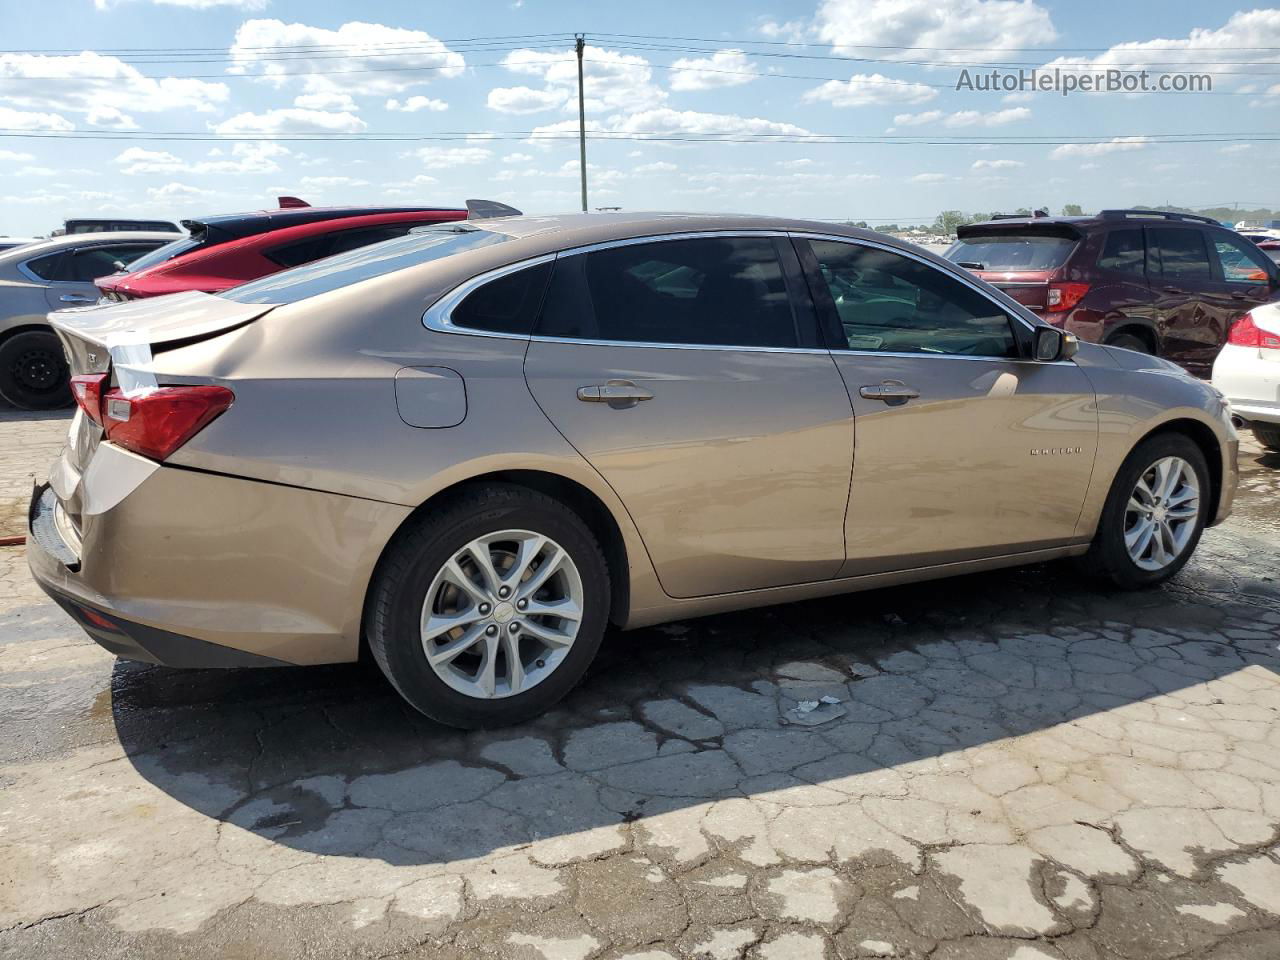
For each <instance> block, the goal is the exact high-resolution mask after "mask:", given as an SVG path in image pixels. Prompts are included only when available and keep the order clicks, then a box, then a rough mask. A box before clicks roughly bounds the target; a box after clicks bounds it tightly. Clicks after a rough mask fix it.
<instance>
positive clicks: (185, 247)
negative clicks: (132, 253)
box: [129, 237, 200, 273]
mask: <svg viewBox="0 0 1280 960" xmlns="http://www.w3.org/2000/svg"><path fill="white" fill-rule="evenodd" d="M198 246H200V241H199V240H195V239H193V238H191V237H183V238H182V239H181V240H175V241H173V243H166V244H165V245H164V246H163V247H156V249H154V250H152V251H151V252H150V253H148V254H146V255H145V256H141V257H139V258H138V259H137V260H135V261H133V263H131V264H129V270H130V272H133V273H137V272H138V271H139V270H146V269H147V268H148V267H154V266H155V265H156V264H158V263H167V262H168V261H170V260H172V259H173V258H174V257H180V256H182V255H183V254H184V253H190V252H191V251H192V250H194V249H196V247H198Z"/></svg>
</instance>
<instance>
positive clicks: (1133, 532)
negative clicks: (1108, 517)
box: [1124, 517, 1151, 554]
mask: <svg viewBox="0 0 1280 960" xmlns="http://www.w3.org/2000/svg"><path fill="white" fill-rule="evenodd" d="M1150 530H1151V521H1150V520H1148V519H1147V518H1146V517H1143V518H1141V519H1140V520H1139V521H1138V522H1137V523H1135V524H1134V525H1133V526H1132V527H1131V528H1130V529H1128V530H1127V531H1125V535H1124V544H1125V546H1126V547H1128V548H1129V552H1130V553H1131V554H1132V553H1133V552H1134V548H1135V546H1136V545H1137V543H1138V541H1139V540H1140V539H1142V537H1143V535H1144V534H1147V533H1149V532H1150ZM1139 552H1140V551H1139Z"/></svg>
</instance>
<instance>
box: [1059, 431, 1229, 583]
mask: <svg viewBox="0 0 1280 960" xmlns="http://www.w3.org/2000/svg"><path fill="white" fill-rule="evenodd" d="M1171 456H1172V457H1181V458H1182V459H1183V460H1185V461H1186V462H1187V463H1189V464H1190V465H1191V468H1192V469H1193V470H1194V471H1195V474H1196V480H1197V482H1198V483H1199V485H1200V501H1199V508H1200V509H1199V514H1198V515H1197V517H1196V519H1195V527H1194V528H1193V531H1192V534H1191V537H1190V539H1189V540H1188V541H1187V545H1186V547H1185V548H1184V549H1183V551H1182V553H1181V554H1179V555H1178V557H1177V558H1176V559H1175V560H1174V561H1173V562H1172V563H1170V564H1169V565H1168V566H1165V567H1163V568H1161V569H1159V570H1145V569H1143V568H1142V567H1139V566H1138V565H1137V564H1136V563H1134V561H1133V559H1132V558H1131V557H1130V556H1129V551H1128V549H1127V548H1126V547H1125V542H1124V533H1125V509H1126V506H1127V504H1128V502H1129V495H1130V494H1131V493H1132V492H1133V489H1134V486H1135V485H1136V484H1137V482H1138V478H1139V477H1141V476H1142V475H1143V474H1144V473H1146V471H1147V470H1148V469H1150V468H1151V466H1152V465H1153V464H1154V463H1156V461H1158V460H1160V459H1162V458H1164V457H1171ZM1211 493H1212V487H1211V485H1210V481H1209V468H1208V465H1207V464H1206V463H1205V459H1204V453H1202V452H1201V450H1200V448H1199V447H1198V446H1196V444H1195V443H1194V442H1193V441H1192V440H1191V439H1190V438H1188V437H1186V436H1184V435H1183V434H1180V433H1162V434H1157V435H1156V436H1154V437H1149V438H1148V439H1146V440H1143V441H1142V442H1141V443H1140V444H1138V445H1137V446H1136V447H1134V449H1133V451H1132V452H1131V453H1130V454H1129V456H1128V457H1126V458H1125V461H1124V463H1123V464H1121V465H1120V469H1119V470H1118V471H1117V472H1116V476H1115V480H1114V481H1112V484H1111V492H1110V493H1109V494H1107V502H1106V505H1105V506H1104V507H1103V509H1102V517H1101V519H1100V520H1099V521H1098V532H1097V534H1095V536H1094V539H1093V543H1092V545H1090V547H1089V552H1088V553H1087V554H1085V555H1084V556H1083V557H1081V558H1080V561H1079V566H1080V568H1081V569H1082V570H1083V571H1084V572H1085V573H1087V574H1090V575H1093V576H1101V577H1105V578H1106V579H1108V580H1110V581H1111V582H1112V583H1114V584H1115V585H1116V586H1118V587H1120V588H1121V589H1123V590H1140V589H1142V588H1144V587H1151V586H1155V585H1156V584H1158V583H1162V582H1164V581H1165V580H1168V579H1169V578H1170V577H1172V576H1173V575H1174V574H1176V573H1177V572H1178V571H1179V570H1181V569H1182V568H1183V566H1184V565H1185V564H1186V562H1187V560H1188V559H1190V557H1191V555H1192V554H1193V553H1195V549H1196V545H1197V544H1198V543H1199V542H1200V534H1201V533H1203V532H1204V527H1205V523H1206V522H1207V521H1208V510H1209V503H1210V496H1211Z"/></svg>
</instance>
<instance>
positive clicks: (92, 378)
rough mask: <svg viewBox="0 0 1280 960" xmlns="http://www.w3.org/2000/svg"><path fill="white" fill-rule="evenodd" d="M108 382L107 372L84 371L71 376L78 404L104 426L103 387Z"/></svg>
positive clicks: (97, 422)
mask: <svg viewBox="0 0 1280 960" xmlns="http://www.w3.org/2000/svg"><path fill="white" fill-rule="evenodd" d="M106 382H107V375H106V374H105V373H82V374H78V375H77V376H74V377H72V378H71V393H72V394H73V395H74V396H75V398H76V405H77V406H79V407H80V409H81V410H83V411H84V415H85V416H86V417H88V418H89V419H90V420H92V421H93V422H94V423H96V424H97V425H98V426H102V388H103V386H104V385H105V384H106Z"/></svg>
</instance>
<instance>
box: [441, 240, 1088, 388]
mask: <svg viewBox="0 0 1280 960" xmlns="http://www.w3.org/2000/svg"><path fill="white" fill-rule="evenodd" d="M702 237H788V238H793V237H794V238H799V239H803V240H831V241H834V242H836V243H849V244H855V245H862V246H867V247H874V248H876V249H879V250H886V251H888V252H889V253H896V254H899V255H900V256H904V257H908V258H909V259H912V260H915V261H917V262H919V263H922V264H924V265H925V266H928V267H932V268H933V269H934V270H938V269H939V267H938V265H937V264H936V263H934V262H932V261H931V260H928V259H926V258H925V257H921V256H919V255H918V254H915V253H912V252H911V251H909V250H904V249H902V248H900V247H896V246H893V245H892V244H887V243H878V242H876V241H874V240H863V239H861V238H858V237H844V236H840V235H838V234H825V233H810V232H804V231H795V230H702V231H688V232H683V233H664V234H655V235H651V236H644V237H626V238H623V239H620V240H607V241H603V242H601V243H592V244H585V245H583V246H579V247H570V248H568V249H565V250H560V251H557V252H556V253H544V254H541V255H539V256H536V257H531V258H529V259H528V260H520V261H517V262H515V263H509V264H507V265H506V266H502V267H497V268H495V269H493V270H490V271H488V272H486V273H482V274H479V275H477V276H474V277H472V278H471V279H470V280H465V281H463V282H462V283H461V284H459V285H458V286H456V287H454V288H453V289H452V290H450V291H449V292H448V293H446V294H445V295H444V296H442V297H441V298H440V299H439V300H437V301H436V302H435V303H433V304H432V305H431V306H430V307H428V308H427V310H426V312H425V313H423V315H422V324H423V326H425V327H426V328H427V329H428V330H434V331H436V332H437V333H452V334H460V335H463V336H469V337H491V338H494V339H498V340H525V341H528V342H538V343H564V344H582V345H585V346H593V347H639V348H642V349H646V350H716V351H722V352H723V351H734V352H738V353H741V352H747V353H793V354H803V355H810V356H815V355H816V356H832V357H841V356H867V357H898V358H906V359H928V360H976V361H979V362H983V363H1033V364H1035V365H1036V366H1046V365H1047V366H1054V365H1065V364H1072V361H1071V360H1054V361H1050V362H1049V363H1047V364H1046V362H1045V361H1043V360H1034V359H1028V358H1025V357H971V356H965V355H963V354H950V353H906V352H902V353H898V352H890V351H887V350H828V349H826V348H825V347H819V348H814V347H747V346H735V345H733V344H711V343H652V342H647V341H639V340H588V339H579V338H576V337H542V336H537V335H525V334H518V333H498V332H495V331H491V330H473V329H471V328H469V327H460V326H458V325H456V324H455V323H453V321H452V317H451V315H452V313H453V310H454V308H455V307H456V306H457V305H458V304H459V303H461V302H462V301H463V300H464V299H466V297H467V296H468V295H469V294H471V293H472V292H473V291H475V290H476V289H477V288H479V287H481V286H483V285H484V284H486V283H488V282H489V281H491V280H497V279H499V278H500V277H504V276H506V275H507V274H510V273H515V272H516V271H517V270H523V269H525V268H526V267H536V266H538V265H539V264H543V263H548V262H550V261H553V260H557V259H559V258H560V257H570V256H574V255H576V254H580V253H591V252H593V251H596V250H608V249H611V248H613V247H625V246H632V245H634V244H637V243H661V242H664V241H668V240H688V239H693V238H702ZM943 272H944V273H945V272H948V271H943ZM950 275H951V276H953V277H955V279H957V280H959V281H960V282H961V283H963V284H964V285H965V286H967V287H969V288H970V289H972V290H973V291H974V292H975V293H978V294H979V295H981V296H982V297H984V298H985V299H986V300H987V301H989V302H990V303H991V304H992V305H993V306H995V307H998V308H999V309H1000V311H1001V312H1002V313H1006V314H1010V315H1011V316H1014V317H1016V318H1017V320H1018V321H1019V322H1020V323H1022V324H1023V325H1024V326H1025V327H1026V328H1027V330H1028V331H1034V330H1035V329H1036V328H1037V326H1040V325H1039V324H1032V323H1028V322H1027V321H1026V319H1025V318H1023V317H1021V316H1019V315H1018V314H1017V313H1016V312H1013V311H1010V310H1009V308H1008V307H1006V306H1005V304H1003V303H1001V302H1000V301H998V300H995V299H992V297H991V295H990V294H989V293H988V292H987V291H986V290H983V289H982V288H981V287H979V286H977V285H976V284H974V283H972V282H970V280H969V279H967V278H965V277H964V276H962V275H960V274H959V273H951V274H950Z"/></svg>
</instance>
